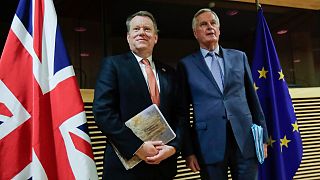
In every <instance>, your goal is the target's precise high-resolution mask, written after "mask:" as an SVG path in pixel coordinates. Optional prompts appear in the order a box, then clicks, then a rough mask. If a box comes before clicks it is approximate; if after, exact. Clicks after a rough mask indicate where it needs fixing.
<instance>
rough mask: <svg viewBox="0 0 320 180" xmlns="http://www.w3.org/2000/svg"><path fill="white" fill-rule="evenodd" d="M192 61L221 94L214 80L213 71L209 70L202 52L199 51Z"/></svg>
mask: <svg viewBox="0 0 320 180" xmlns="http://www.w3.org/2000/svg"><path fill="white" fill-rule="evenodd" d="M192 61H193V63H194V64H195V65H196V66H197V67H198V68H199V69H200V70H201V71H202V73H203V74H204V75H205V76H206V77H207V78H208V79H209V80H210V81H211V82H212V83H213V85H214V86H215V87H216V88H217V90H218V91H219V92H221V91H220V89H219V86H218V84H217V82H216V81H215V80H214V77H213V75H212V74H211V71H210V69H209V68H208V66H207V64H206V62H205V60H204V58H203V56H202V54H201V51H199V52H198V53H196V54H195V55H194V58H193V59H192Z"/></svg>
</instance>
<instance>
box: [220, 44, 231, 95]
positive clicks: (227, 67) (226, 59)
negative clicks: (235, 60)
mask: <svg viewBox="0 0 320 180" xmlns="http://www.w3.org/2000/svg"><path fill="white" fill-rule="evenodd" d="M220 49H221V54H222V58H223V62H224V77H223V82H224V88H223V89H224V90H225V89H226V88H228V80H229V77H230V69H231V64H230V63H231V61H229V59H230V54H229V53H228V52H227V51H226V50H225V49H224V48H222V47H221V46H220Z"/></svg>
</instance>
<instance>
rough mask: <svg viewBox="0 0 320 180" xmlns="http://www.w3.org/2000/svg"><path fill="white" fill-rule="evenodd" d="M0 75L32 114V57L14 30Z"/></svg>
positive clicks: (1, 62)
mask: <svg viewBox="0 0 320 180" xmlns="http://www.w3.org/2000/svg"><path fill="white" fill-rule="evenodd" d="M0 77H1V80H2V81H3V82H4V83H5V85H6V86H7V87H8V88H9V89H10V91H11V92H12V93H13V94H14V95H15V97H16V98H17V99H18V100H19V101H20V103H21V104H22V105H23V107H24V108H25V109H26V110H27V111H28V112H29V113H30V114H31V112H32V109H33V98H32V97H33V83H35V82H36V81H35V80H34V77H33V72H32V58H31V56H30V55H29V53H28V52H27V51H26V49H25V48H24V47H23V45H22V44H21V42H20V41H19V39H18V38H17V37H16V35H15V34H14V33H13V31H12V30H10V31H9V35H8V38H7V41H6V44H5V47H4V49H3V53H2V56H1V61H0ZM0 157H1V156H0Z"/></svg>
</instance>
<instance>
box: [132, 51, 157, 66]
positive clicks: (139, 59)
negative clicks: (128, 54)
mask: <svg viewBox="0 0 320 180" xmlns="http://www.w3.org/2000/svg"><path fill="white" fill-rule="evenodd" d="M132 54H133V55H134V57H135V58H136V60H137V61H138V63H140V62H141V60H142V59H143V58H142V57H140V56H138V55H136V54H135V53H134V52H132ZM147 59H148V61H149V62H150V64H152V55H151V56H149V57H147Z"/></svg>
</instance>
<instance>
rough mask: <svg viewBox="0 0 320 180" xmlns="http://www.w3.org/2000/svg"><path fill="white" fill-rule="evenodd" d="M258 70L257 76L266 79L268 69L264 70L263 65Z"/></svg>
mask: <svg viewBox="0 0 320 180" xmlns="http://www.w3.org/2000/svg"><path fill="white" fill-rule="evenodd" d="M258 72H259V74H260V76H259V78H261V77H264V78H265V79H267V72H268V71H266V70H265V69H264V67H262V70H261V71H259V70H258Z"/></svg>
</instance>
